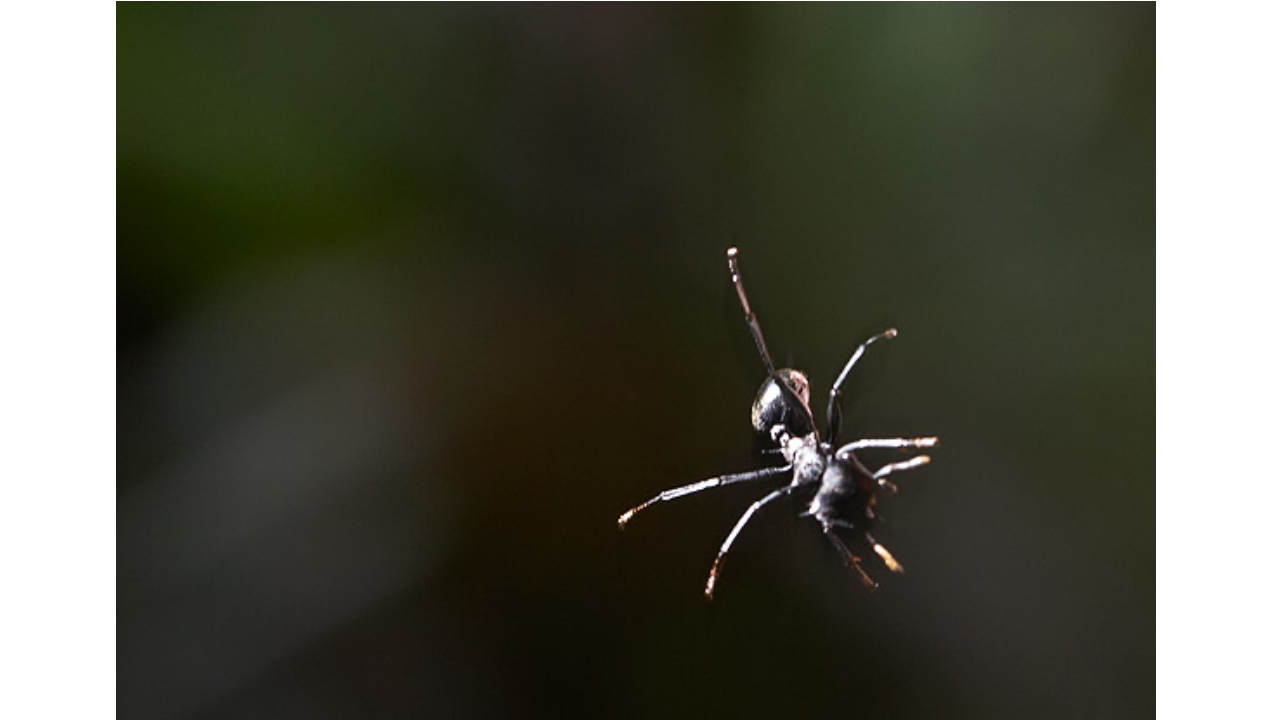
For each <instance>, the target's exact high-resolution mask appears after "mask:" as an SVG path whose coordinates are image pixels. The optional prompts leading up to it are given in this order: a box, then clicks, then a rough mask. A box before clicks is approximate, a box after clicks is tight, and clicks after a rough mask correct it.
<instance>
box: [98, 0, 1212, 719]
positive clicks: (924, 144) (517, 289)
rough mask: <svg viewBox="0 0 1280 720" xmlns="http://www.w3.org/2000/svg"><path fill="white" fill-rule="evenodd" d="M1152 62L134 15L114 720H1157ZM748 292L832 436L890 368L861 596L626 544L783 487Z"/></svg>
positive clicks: (211, 9)
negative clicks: (828, 421) (869, 576)
mask: <svg viewBox="0 0 1280 720" xmlns="http://www.w3.org/2000/svg"><path fill="white" fill-rule="evenodd" d="M1154 21H1155V9H1154V4H1143V5H1112V4H1106V5H1095V4H1090V5H1056V4H1051V5H1040V4H1037V5H1034V6H1030V5H1007V4H1001V5H958V4H957V5H950V4H949V5H945V6H944V5H892V6H887V5H861V4H859V5H841V6H829V5H823V6H812V5H788V6H785V7H784V6H773V5H749V6H736V5H720V4H717V5H714V6H703V5H692V6H651V5H573V6H568V5H565V6H560V5H520V6H502V5H491V6H471V5H467V6H455V5H443V6H437V5H432V6H420V5H415V6H401V5H397V6H367V5H362V6H329V5H326V6H313V5H287V6H285V5H249V6H240V5H237V6H211V5H200V4H197V5H188V4H183V5H175V6H166V5H159V6H157V5H135V4H124V5H120V6H118V10H117V41H118V54H117V67H118V118H117V119H118V176H117V181H118V188H117V192H118V208H117V215H118V248H119V249H118V273H119V275H118V293H119V294H118V297H117V302H118V308H119V310H118V312H119V317H118V327H119V338H118V354H119V356H118V367H119V377H118V384H119V387H118V397H119V409H118V414H119V418H118V420H119V428H118V437H119V440H118V443H119V447H118V462H119V467H118V488H119V489H118V493H119V496H118V518H117V522H118V538H117V541H118V558H117V562H118V573H119V576H118V608H119V609H118V613H119V616H118V638H119V639H118V650H117V652H118V678H119V680H118V702H119V707H118V711H119V712H120V714H121V716H122V717H131V718H253V717H272V718H280V717H304V718H317V717H341V718H349V717H410V716H421V717H450V718H468V717H695V716H696V717H726V716H736V717H781V716H799V717H830V716H832V715H833V714H835V713H840V714H849V715H854V714H856V715H858V716H862V717H929V718H937V717H982V718H991V717H1037V718H1044V717H1062V718H1078V717H1091V718H1101V717H1124V718H1131V717H1140V716H1149V715H1153V714H1154V704H1155V702H1154V701H1155V693H1154V690H1155V602H1154V601H1155V322H1154V320H1155V24H1154ZM731 244H737V245H739V246H740V247H741V248H742V262H743V269H744V273H745V276H746V280H747V287H748V289H749V291H750V294H751V296H752V300H753V304H754V305H755V306H756V310H757V312H758V313H759V315H760V317H761V322H762V324H763V327H764V331H765V333H766V336H767V338H768V340H769V343H770V347H771V349H772V351H773V353H774V355H775V356H776V358H777V359H778V360H779V362H780V363H784V364H792V365H794V366H797V367H800V368H803V369H805V370H807V371H808V372H809V373H810V374H811V376H812V378H813V380H814V384H815V388H816V389H817V393H816V394H817V395H818V397H819V398H823V399H824V398H825V393H824V392H823V388H825V387H826V386H828V385H829V383H830V382H831V380H832V379H833V378H834V376H835V374H836V373H837V372H838V371H839V369H840V366H841V365H842V364H843V362H844V361H845V359H846V358H847V357H848V355H849V353H850V352H851V351H852V350H853V348H854V347H855V346H856V345H857V344H858V342H860V341H861V340H862V339H864V338H865V337H867V336H869V335H870V334H872V333H875V332H879V331H881V330H883V329H884V328H885V327H888V326H891V325H892V326H896V327H897V328H898V329H899V330H900V333H901V334H900V336H899V338H898V339H897V340H896V341H894V342H892V343H885V344H883V345H878V346H876V347H875V348H874V351H873V352H870V353H868V355H867V356H866V357H865V359H864V361H863V362H862V363H861V364H860V366H859V367H858V369H857V370H856V371H855V373H854V374H853V376H852V379H851V381H850V384H849V386H848V388H847V390H846V403H845V427H846V436H850V437H852V436H864V437H866V436H893V435H899V434H905V435H918V434H937V435H939V436H940V437H941V438H942V446H941V448H939V450H938V451H937V452H936V453H934V459H935V462H934V463H933V464H932V465H930V466H929V467H927V468H925V469H922V470H919V471H915V472H913V473H912V474H910V475H904V476H902V478H901V482H900V483H899V485H900V486H901V488H902V491H901V492H900V493H899V494H898V495H897V496H895V497H892V498H891V499H888V500H887V501H886V503H885V506H884V508H883V510H884V514H885V515H886V517H887V522H886V524H885V526H884V527H883V528H882V529H881V531H880V532H879V534H880V536H881V538H882V539H883V540H884V542H885V543H886V545H888V546H889V547H890V548H892V549H893V551H894V552H895V554H896V555H897V557H898V558H899V559H900V560H901V561H902V562H903V564H904V565H905V566H906V568H907V573H906V574H905V575H901V576H892V575H890V574H889V573H888V572H887V571H886V570H885V569H884V568H883V567H882V566H880V565H879V564H878V563H877V562H871V563H869V564H868V567H869V568H870V569H871V571H872V572H873V573H874V574H875V575H877V577H878V578H879V579H880V580H881V581H882V587H881V589H880V590H879V591H877V592H875V593H867V592H865V591H864V590H863V589H862V587H861V586H860V584H859V583H858V582H857V580H856V579H855V578H854V577H853V576H852V575H851V574H850V573H849V571H848V570H846V569H845V568H844V567H843V566H842V565H841V564H840V561H839V558H838V557H837V556H836V555H835V553H834V552H832V551H831V549H830V547H828V546H827V544H826V543H825V541H824V540H823V538H822V537H821V533H820V532H818V528H817V526H816V525H815V524H814V523H813V522H812V521H809V520H803V519H800V518H798V517H797V515H798V512H799V511H800V509H802V506H803V501H802V500H797V501H796V502H794V503H791V504H790V505H787V504H786V503H779V504H776V505H774V506H771V507H770V508H769V510H768V511H767V512H763V513H761V514H760V516H759V518H758V519H757V520H756V521H754V522H753V524H752V525H750V526H749V527H748V529H747V531H746V532H745V533H744V534H743V536H742V537H741V539H740V541H739V543H738V545H737V547H736V548H735V550H734V552H733V554H731V555H730V557H729V560H728V563H727V565H726V571H725V574H724V576H723V578H722V583H721V585H720V589H719V594H718V596H717V599H716V600H715V602H713V603H707V602H705V601H704V600H703V598H702V595H701V589H702V583H703V580H704V577H705V574H706V571H707V569H708V567H709V565H710V561H711V558H712V557H713V555H714V553H715V549H716V547H717V546H718V545H719V543H720V541H721V540H722V539H723V537H724V535H725V534H726V533H727V532H728V530H729V529H730V527H731V526H732V524H733V522H734V521H735V520H736V519H737V517H738V515H739V514H740V513H741V512H742V511H743V509H745V507H746V506H747V504H749V503H750V501H751V500H753V499H754V498H756V497H758V496H759V495H762V494H763V493H764V492H765V491H766V490H767V489H768V488H767V487H765V486H759V485H756V486H751V485H746V486H736V487H733V488H724V489H720V490H717V491H712V492H708V493H705V494H703V495H699V496H695V497H691V498H686V499H682V500H680V501H679V502H673V503H670V504H667V505H665V506H662V507H660V508H656V509H654V510H652V511H650V512H649V513H646V514H644V515H641V516H639V517H638V518H637V519H636V520H635V521H634V522H633V523H632V524H631V526H630V527H629V528H628V530H627V532H626V533H619V532H618V530H617V528H616V525H615V521H616V517H617V515H618V513H620V512H621V511H622V510H624V509H626V508H627V507H629V506H631V505H633V504H635V503H637V502H639V501H640V500H643V499H645V498H647V497H649V496H651V495H653V494H654V493H655V492H657V491H658V490H661V489H663V488H667V487H672V486H676V485H681V484H685V483H688V482H692V481H694V480H699V479H702V478H705V477H709V476H713V475H717V474H720V473H722V472H729V471H738V470H744V469H749V468H753V467H758V466H761V465H763V464H765V463H768V462H770V461H771V460H770V458H767V457H764V456H762V455H760V453H759V451H760V448H761V446H760V444H759V443H758V441H757V440H756V439H755V438H754V437H753V436H752V433H751V430H750V426H749V424H748V412H749V406H750V402H751V399H752V396H753V394H754V392H755V389H756V387H757V386H758V384H759V383H760V382H761V380H762V379H763V371H762V369H761V367H760V364H759V361H758V359H757V357H756V354H755V351H754V348H753V346H752V344H751V340H750V338H749V336H748V334H747V332H746V329H745V327H744V325H743V324H742V321H741V316H740V314H739V313H738V310H737V307H736V304H735V300H734V296H733V293H732V290H731V287H730V284H729V280H728V274H727V270H726V266H725V262H724V251H725V248H726V247H728V246H729V245H731ZM819 402H822V400H820V401H819ZM897 457H898V456H889V457H885V458H883V459H884V460H891V459H897ZM1189 571H1190V570H1189Z"/></svg>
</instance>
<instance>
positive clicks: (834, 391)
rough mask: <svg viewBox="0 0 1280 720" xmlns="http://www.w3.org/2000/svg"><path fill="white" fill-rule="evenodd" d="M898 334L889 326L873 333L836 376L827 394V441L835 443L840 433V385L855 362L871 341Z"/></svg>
mask: <svg viewBox="0 0 1280 720" xmlns="http://www.w3.org/2000/svg"><path fill="white" fill-rule="evenodd" d="M897 336H898V331H897V330H896V329H894V328H889V329H888V330H885V331H884V332H882V333H880V334H879V335H872V336H871V337H869V338H867V340H866V342H864V343H862V344H861V345H859V346H858V349H857V350H854V351H853V357H851V358H849V362H847V363H845V366H844V370H841V371H840V376H839V377H837V378H836V382H835V384H834V385H832V386H831V394H830V395H829V396H827V442H829V443H835V441H836V436H837V435H838V434H839V433H840V404H839V402H840V386H841V385H843V384H844V379H845V378H846V377H847V376H848V375H849V371H850V370H852V369H853V366H854V363H856V362H858V358H860V357H862V353H863V352H865V351H866V349H867V347H868V346H869V345H871V343H873V342H875V341H877V340H891V339H893V338H895V337H897Z"/></svg>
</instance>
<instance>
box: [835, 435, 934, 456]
mask: <svg viewBox="0 0 1280 720" xmlns="http://www.w3.org/2000/svg"><path fill="white" fill-rule="evenodd" d="M937 445H938V438H936V437H922V438H885V439H877V440H856V441H854V442H851V443H849V444H848V445H845V446H843V447H841V448H840V449H839V450H837V451H836V455H847V454H849V453H851V452H853V451H854V450H865V449H867V448H931V447H937Z"/></svg>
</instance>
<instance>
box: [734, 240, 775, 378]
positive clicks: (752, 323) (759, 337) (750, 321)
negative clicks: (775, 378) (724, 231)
mask: <svg viewBox="0 0 1280 720" xmlns="http://www.w3.org/2000/svg"><path fill="white" fill-rule="evenodd" d="M729 276H730V277H731V278H733V287H734V289H735V290H737V291H738V302H740V303H742V312H743V313H744V314H745V315H746V319H747V327H748V328H750V329H751V337H752V338H754V339H755V341H756V350H759V351H760V359H761V360H763V361H764V368H765V370H768V371H769V374H770V375H773V374H775V373H776V372H777V368H775V367H774V365H773V358H771V357H769V348H767V347H765V344H764V333H762V332H760V323H759V322H757V321H756V314H755V313H753V312H751V303H749V302H747V291H746V288H744V287H742V272H741V271H740V270H739V269H738V248H736V247H731V248H729Z"/></svg>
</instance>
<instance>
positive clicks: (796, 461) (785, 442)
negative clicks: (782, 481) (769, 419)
mask: <svg viewBox="0 0 1280 720" xmlns="http://www.w3.org/2000/svg"><path fill="white" fill-rule="evenodd" d="M777 440H778V444H779V445H780V446H781V447H782V457H784V458H786V460H787V464H788V465H790V466H791V467H792V468H793V469H794V474H793V479H792V481H791V484H793V485H805V484H808V483H814V482H818V481H819V480H820V479H821V478H822V473H823V471H824V470H826V469H827V456H826V455H825V454H823V452H822V448H821V447H820V446H819V444H818V433H816V432H814V433H809V434H808V435H805V436H804V437H793V436H791V435H788V434H787V433H786V431H782V432H780V433H778V438H777Z"/></svg>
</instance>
